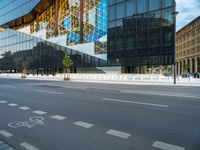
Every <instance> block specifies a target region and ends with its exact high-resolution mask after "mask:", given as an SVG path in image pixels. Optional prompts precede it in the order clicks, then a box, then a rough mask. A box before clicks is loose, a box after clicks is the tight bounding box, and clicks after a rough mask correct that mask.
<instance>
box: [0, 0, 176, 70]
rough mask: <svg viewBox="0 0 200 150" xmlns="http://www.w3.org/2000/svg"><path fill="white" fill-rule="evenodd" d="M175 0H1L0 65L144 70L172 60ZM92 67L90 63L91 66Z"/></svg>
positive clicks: (3, 66)
mask: <svg viewBox="0 0 200 150" xmlns="http://www.w3.org/2000/svg"><path fill="white" fill-rule="evenodd" d="M174 10H175V1H174V0H108V1H107V0H89V1H88V0H20V1H18V0H1V3H0V27H1V29H0V68H1V69H3V70H14V71H19V70H20V68H21V66H20V63H21V62H22V61H24V60H26V61H28V64H29V71H30V72H32V73H56V72H61V71H62V69H63V66H62V63H61V60H62V58H63V54H64V52H67V53H69V55H70V56H71V58H72V59H73V62H74V65H73V67H72V71H73V72H81V71H87V70H96V71H98V70H99V69H97V67H110V68H112V67H113V66H118V67H119V68H120V69H121V72H127V73H146V72H147V70H148V68H152V67H158V66H160V65H170V64H173V62H174V38H173V37H174V36H173V35H174V34H175V32H174V31H175V30H174V27H175V24H174V19H173V17H172V13H173V12H174ZM91 68H93V69H91Z"/></svg>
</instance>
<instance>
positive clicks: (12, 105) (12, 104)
mask: <svg viewBox="0 0 200 150" xmlns="http://www.w3.org/2000/svg"><path fill="white" fill-rule="evenodd" d="M8 106H11V107H14V106H18V104H15V103H10V104H8Z"/></svg>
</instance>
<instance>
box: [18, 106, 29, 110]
mask: <svg viewBox="0 0 200 150" xmlns="http://www.w3.org/2000/svg"><path fill="white" fill-rule="evenodd" d="M19 109H21V110H28V109H30V108H29V107H25V106H22V107H19Z"/></svg>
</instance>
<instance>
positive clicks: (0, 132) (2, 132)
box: [0, 130, 13, 138]
mask: <svg viewBox="0 0 200 150" xmlns="http://www.w3.org/2000/svg"><path fill="white" fill-rule="evenodd" d="M0 134H1V135H3V136H5V137H7V138H9V137H11V136H13V135H12V134H11V133H9V132H7V131H5V130H0Z"/></svg>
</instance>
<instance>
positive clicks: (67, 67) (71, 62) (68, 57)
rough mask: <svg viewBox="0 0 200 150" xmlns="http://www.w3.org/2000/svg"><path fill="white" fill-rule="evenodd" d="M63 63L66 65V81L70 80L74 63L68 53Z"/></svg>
mask: <svg viewBox="0 0 200 150" xmlns="http://www.w3.org/2000/svg"><path fill="white" fill-rule="evenodd" d="M62 63H63V65H64V80H70V67H71V66H72V65H73V61H72V59H71V58H70V56H69V55H68V54H67V53H65V55H64V57H63V60H62ZM66 71H67V77H66Z"/></svg>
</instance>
